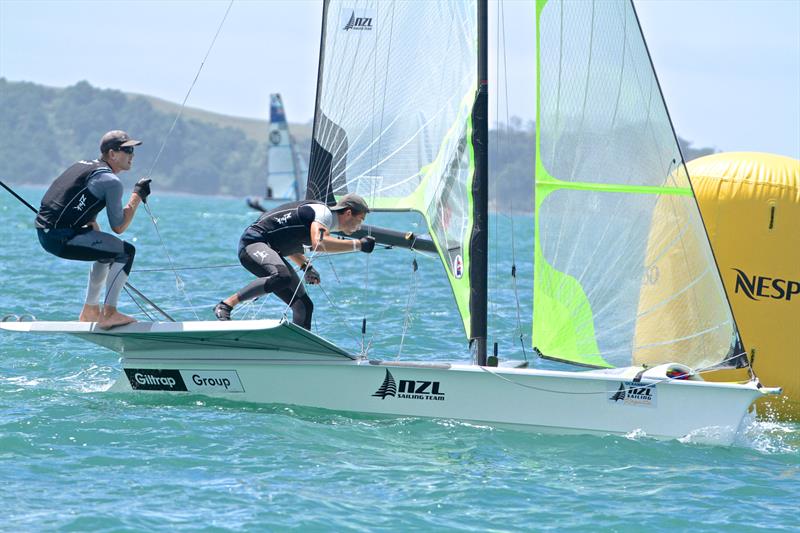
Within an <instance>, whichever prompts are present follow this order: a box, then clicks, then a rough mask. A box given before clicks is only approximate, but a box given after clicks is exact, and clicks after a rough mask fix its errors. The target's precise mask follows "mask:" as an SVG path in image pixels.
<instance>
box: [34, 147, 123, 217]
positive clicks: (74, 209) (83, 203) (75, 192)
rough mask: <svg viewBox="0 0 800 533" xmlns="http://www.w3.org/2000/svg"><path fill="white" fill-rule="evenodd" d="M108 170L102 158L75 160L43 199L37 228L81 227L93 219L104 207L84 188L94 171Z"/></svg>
mask: <svg viewBox="0 0 800 533" xmlns="http://www.w3.org/2000/svg"><path fill="white" fill-rule="evenodd" d="M103 172H111V169H110V168H109V167H108V165H107V164H106V163H105V161H99V160H94V161H78V162H77V163H75V164H74V165H72V166H71V167H69V168H68V169H67V170H65V171H64V173H63V174H61V175H60V176H59V177H57V178H56V180H55V181H54V182H53V184H52V185H50V188H49V189H47V192H46V193H45V194H44V198H42V205H41V207H40V208H39V214H38V215H36V222H35V224H36V227H37V228H40V229H63V228H80V227H81V226H83V225H84V224H86V223H87V222H89V221H91V220H94V219H95V217H96V216H97V214H98V213H99V212H100V211H102V210H103V208H104V207H105V206H106V201H105V199H102V200H101V199H99V198H97V197H96V196H95V195H93V194H92V193H91V192H89V189H88V188H87V187H86V184H87V183H88V181H89V178H91V177H92V176H94V175H95V174H100V173H103Z"/></svg>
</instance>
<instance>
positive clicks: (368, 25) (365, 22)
mask: <svg viewBox="0 0 800 533" xmlns="http://www.w3.org/2000/svg"><path fill="white" fill-rule="evenodd" d="M346 17H347V15H344V16H343V18H342V20H343V21H344V20H345V18H346ZM372 18H373V16H372V13H371V12H364V13H359V16H356V12H355V10H353V11H351V13H350V17H349V18H347V22H346V23H345V25H344V27H343V28H342V29H343V30H344V31H350V30H371V29H372Z"/></svg>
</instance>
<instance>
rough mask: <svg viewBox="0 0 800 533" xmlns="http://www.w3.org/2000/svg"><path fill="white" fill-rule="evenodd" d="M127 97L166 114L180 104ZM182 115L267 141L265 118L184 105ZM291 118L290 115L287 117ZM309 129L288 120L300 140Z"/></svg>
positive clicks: (150, 97) (173, 111)
mask: <svg viewBox="0 0 800 533" xmlns="http://www.w3.org/2000/svg"><path fill="white" fill-rule="evenodd" d="M125 94H126V95H127V96H128V97H129V98H144V99H145V100H147V101H148V102H150V104H151V105H152V106H153V109H155V110H156V111H159V112H161V113H166V114H168V115H172V116H175V114H177V113H178V111H179V110H180V108H181V106H180V104H176V103H173V102H168V101H167V100H162V99H161V98H156V97H155V96H146V95H139V94H133V93H125ZM182 116H184V117H186V118H188V119H193V120H198V121H200V122H205V123H207V124H213V125H214V126H218V127H221V128H235V129H240V130H242V131H243V132H244V134H245V135H246V136H247V138H248V139H251V140H253V141H256V142H267V132H268V129H267V128H268V127H269V122H268V121H267V120H266V118H265V119H264V120H260V119H256V118H245V117H233V116H229V115H220V114H219V113H212V112H210V111H205V110H203V109H197V108H195V107H188V106H187V107H185V108H184V109H183V114H182ZM287 116H288V113H287ZM289 118H291V117H289ZM311 129H312V125H311V124H310V123H309V124H295V123H292V122H290V123H289V130H290V131H291V132H292V135H294V136H295V138H297V139H299V140H302V139H310V138H311Z"/></svg>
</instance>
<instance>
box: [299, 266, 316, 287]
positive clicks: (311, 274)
mask: <svg viewBox="0 0 800 533" xmlns="http://www.w3.org/2000/svg"><path fill="white" fill-rule="evenodd" d="M303 270H305V271H306V273H305V275H304V276H303V277H304V278H305V280H306V283H309V284H311V285H318V284H319V282H320V277H319V272H317V271H316V269H315V268H314V267H313V266H311V265H306V266H305V268H303Z"/></svg>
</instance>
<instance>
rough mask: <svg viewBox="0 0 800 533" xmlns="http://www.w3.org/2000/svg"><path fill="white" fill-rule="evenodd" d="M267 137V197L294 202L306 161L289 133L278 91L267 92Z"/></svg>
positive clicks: (298, 197)
mask: <svg viewBox="0 0 800 533" xmlns="http://www.w3.org/2000/svg"><path fill="white" fill-rule="evenodd" d="M269 109H270V111H269V137H268V140H267V143H268V144H267V188H266V192H265V197H266V198H267V199H275V200H283V201H287V202H288V201H294V200H299V199H301V198H302V196H303V194H304V187H303V185H302V184H303V182H304V180H305V177H306V172H305V164H304V162H303V160H302V157H301V156H300V154H299V153H298V152H297V149H296V147H295V143H294V139H293V138H292V135H291V133H290V132H289V123H288V122H287V121H286V111H285V109H284V107H283V100H282V99H281V95H280V94H271V95H270V106H269Z"/></svg>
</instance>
